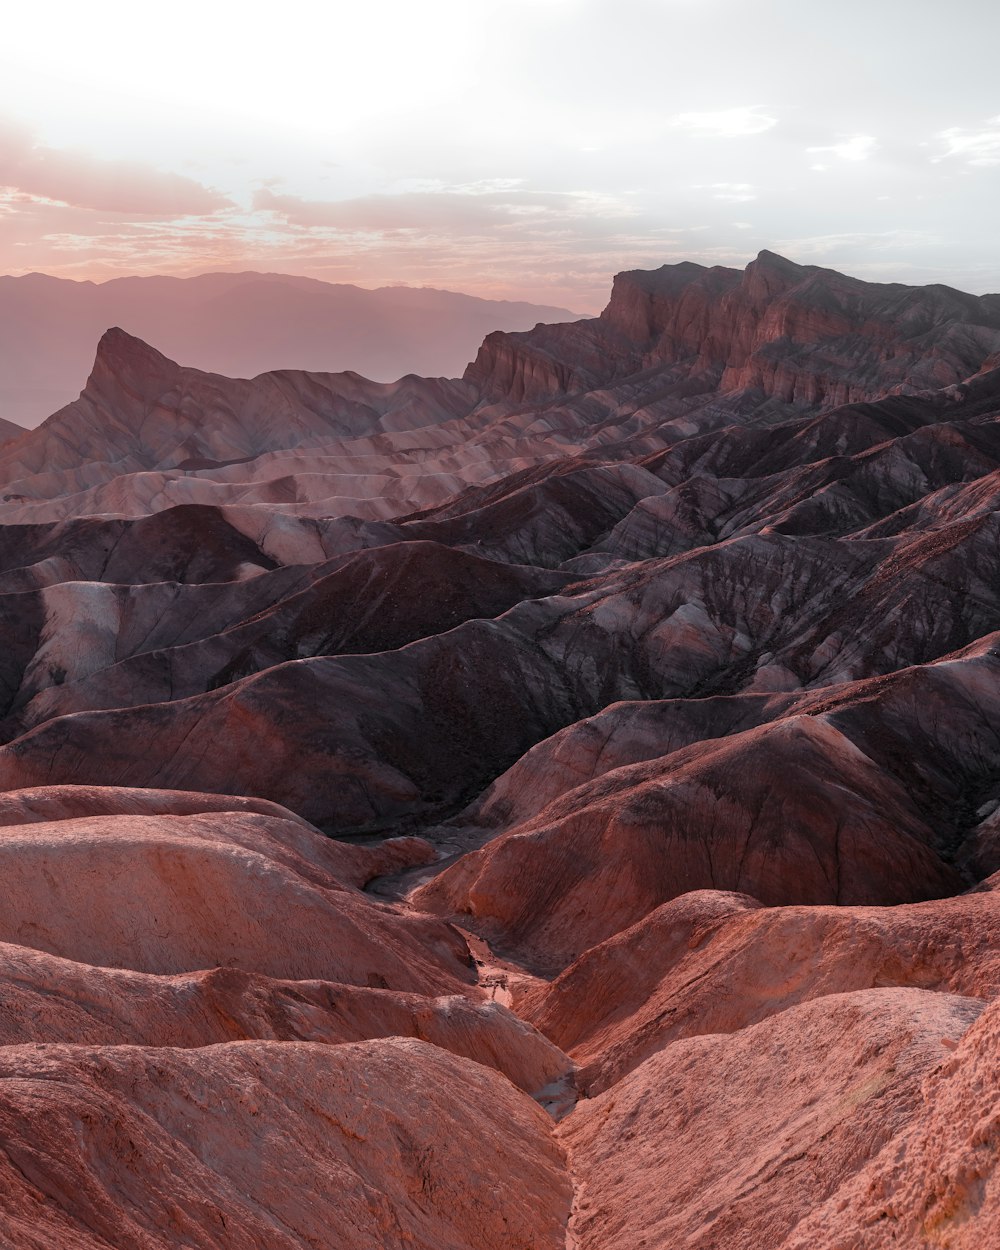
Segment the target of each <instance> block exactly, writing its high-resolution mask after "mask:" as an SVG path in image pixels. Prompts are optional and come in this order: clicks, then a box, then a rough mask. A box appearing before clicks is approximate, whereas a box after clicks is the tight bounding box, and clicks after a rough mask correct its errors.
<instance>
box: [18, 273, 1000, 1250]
mask: <svg viewBox="0 0 1000 1250" xmlns="http://www.w3.org/2000/svg"><path fill="white" fill-rule="evenodd" d="M998 512H1000V297H997V296H982V297H973V296H968V295H964V294H962V293H960V292H957V291H951V290H948V289H947V288H943V287H929V288H909V287H903V286H893V285H872V284H866V283H863V282H859V281H856V280H854V279H851V278H848V277H845V276H843V275H841V274H836V273H833V272H831V271H828V270H824V269H819V268H816V267H811V266H799V265H795V264H793V263H791V262H789V261H786V260H784V259H782V258H781V257H778V256H775V255H773V254H772V253H768V252H765V253H762V254H761V256H760V257H759V258H758V259H757V260H756V261H755V262H753V263H752V264H751V265H750V266H749V267H748V268H747V270H746V271H745V272H743V273H741V272H739V271H735V270H729V269H722V268H715V269H705V268H703V267H701V266H698V265H692V264H681V265H673V266H665V267H663V268H662V269H659V270H655V271H652V272H648V273H628V274H622V275H619V277H618V278H617V279H616V281H615V285H614V289H613V292H612V296H611V300H610V303H609V305H608V307H607V308H606V309H605V311H604V313H602V314H601V316H600V317H598V318H591V319H588V320H584V321H578V322H567V323H564V324H554V325H540V326H538V327H536V329H534V330H532V331H528V332H524V333H509V332H503V331H500V332H497V333H493V334H490V335H489V336H488V337H487V339H486V341H485V342H484V344H483V346H482V349H481V350H480V352H479V355H478V357H477V359H476V360H475V362H474V363H473V364H472V365H470V366H469V368H468V370H467V371H466V373H465V376H464V377H463V378H461V379H452V380H447V379H423V378H418V377H414V376H408V377H404V378H402V379H401V380H399V381H397V382H392V383H385V382H370V381H368V380H366V379H365V378H363V377H361V376H359V375H358V374H356V373H339V374H336V373H324V374H313V373H305V372H300V371H296V370H286V371H282V372H277V373H271V374H263V375H260V376H258V377H255V378H254V379H253V380H250V381H248V380H245V379H230V378H225V377H222V376H219V375H213V374H206V373H202V372H199V371H198V370H196V369H192V368H189V367H186V366H182V365H178V364H175V363H174V362H173V361H171V360H169V359H168V358H167V357H166V356H164V355H162V354H161V353H160V352H159V351H157V350H156V349H155V348H154V347H152V346H149V345H147V344H145V343H143V342H140V341H139V340H137V339H135V338H132V337H130V336H129V335H127V334H125V333H123V332H122V331H121V330H109V331H108V332H107V333H106V334H105V335H104V337H103V338H102V339H101V342H100V346H99V348H98V352H97V359H96V362H95V365H94V368H93V372H92V374H91V377H90V380H89V381H88V383H87V385H86V387H85V389H84V391H83V393H82V395H81V396H80V398H79V399H78V400H77V401H76V402H75V403H73V404H70V405H69V406H68V407H66V408H63V409H62V410H60V411H59V412H57V413H56V414H55V415H54V416H53V417H51V418H50V419H49V420H48V421H47V422H45V423H44V424H43V425H42V426H41V427H40V428H39V429H38V430H36V431H32V432H29V433H27V434H23V435H20V436H17V435H16V432H15V437H14V438H13V439H12V440H10V441H3V442H2V443H0V621H2V626H3V631H4V644H5V645H4V646H3V647H2V648H0V861H2V868H3V883H4V885H3V891H2V899H0V1075H2V1077H3V1080H2V1081H0V1086H2V1088H0V1171H2V1172H3V1176H4V1183H3V1185H2V1186H0V1190H2V1193H0V1243H2V1244H3V1245H4V1246H8V1245H9V1246H11V1247H12V1250H21V1248H22V1247H24V1248H31V1250H76V1248H77V1247H87V1248H88V1250H90V1248H93V1250H98V1248H101V1250H106V1248H107V1247H114V1250H119V1248H121V1250H125V1248H126V1247H127V1248H129V1250H131V1248H132V1247H142V1250H154V1248H155V1250H161V1248H163V1250H166V1248H170V1250H174V1248H176V1250H180V1248H181V1247H185V1248H190V1247H193V1246H197V1247H199V1248H201V1247H204V1248H205V1250H208V1248H209V1247H216V1246H226V1247H230V1246H231V1247H233V1248H234V1250H236V1248H237V1247H239V1248H241V1250H242V1248H243V1247H259V1248H260V1250H272V1248H274V1247H280V1248H281V1250H284V1248H285V1247H289V1248H291V1247H302V1248H305V1247H312V1248H316V1247H323V1248H325V1247H330V1248H331V1250H333V1248H334V1247H336V1248H337V1250H370V1248H372V1247H387V1248H388V1247H392V1248H393V1250H395V1248H396V1247H401V1246H412V1247H415V1248H422V1247H426V1250H452V1248H454V1250H492V1248H494V1247H500V1248H507V1247H509V1248H510V1250H525V1248H526V1247H529V1246H530V1247H548V1246H552V1247H557V1248H559V1250H562V1248H563V1247H567V1246H568V1247H573V1248H575V1250H618V1248H619V1247H620V1248H621V1250H634V1248H636V1247H643V1246H644V1247H647V1250H659V1248H660V1247H663V1248H664V1250H666V1248H667V1247H670V1250H675V1248H676V1250H684V1248H688V1247H690V1248H691V1250H751V1248H752V1250H806V1247H808V1248H809V1250H880V1248H882V1247H897V1246H898V1247H907V1248H913V1250H930V1248H931V1247H935V1248H939V1247H945V1248H948V1247H950V1248H952V1250H973V1248H975V1250H979V1248H980V1247H983V1248H985V1250H993V1248H994V1247H1000V1237H998V1235H997V1231H996V1222H997V1217H998V1194H1000V1190H998V1183H1000V1182H998V1181H997V1174H996V1161H997V1153H998V1143H1000V1137H998V1133H1000V1129H998V1125H1000V1103H998V1093H997V1084H996V1080H995V1074H996V1070H997V1064H998V1061H1000V1055H998V1049H997V1042H998V1037H1000V1033H998V1027H997V1020H998V1017H997V1010H998V1008H997V1004H996V999H997V997H998V995H1000V903H998V899H1000V890H998V882H1000V729H998V726H1000V583H998V579H997V562H998V552H1000V520H998Z"/></svg>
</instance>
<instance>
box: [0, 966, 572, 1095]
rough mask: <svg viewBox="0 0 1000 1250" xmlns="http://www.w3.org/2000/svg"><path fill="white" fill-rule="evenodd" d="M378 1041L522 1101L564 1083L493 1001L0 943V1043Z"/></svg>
mask: <svg viewBox="0 0 1000 1250" xmlns="http://www.w3.org/2000/svg"><path fill="white" fill-rule="evenodd" d="M473 992H474V991H473V989H472V988H471V987H470V989H469V993H470V994H472V993H473ZM377 1037H414V1038H418V1039H419V1040H421V1041H425V1042H431V1043H432V1044H433V1045H435V1046H440V1047H441V1048H442V1049H443V1050H450V1051H452V1052H453V1053H454V1054H458V1055H464V1056H465V1057H466V1058H469V1059H474V1060H476V1062H477V1063H482V1064H485V1065H486V1066H487V1067H491V1068H496V1069H497V1071H499V1072H503V1073H504V1075H505V1076H507V1077H509V1079H510V1080H511V1081H513V1082H514V1084H515V1085H517V1086H519V1087H520V1088H521V1089H523V1090H525V1091H526V1092H527V1093H535V1092H536V1091H539V1090H542V1089H544V1088H545V1087H546V1086H548V1085H551V1084H553V1083H556V1082H559V1081H563V1080H569V1079H571V1073H572V1067H573V1065H572V1063H571V1061H570V1060H569V1059H567V1057H566V1056H565V1055H564V1054H563V1053H562V1051H560V1050H558V1049H557V1048H556V1047H555V1046H554V1045H553V1044H552V1043H551V1042H549V1041H547V1040H546V1039H545V1038H544V1037H543V1036H542V1035H541V1034H540V1033H538V1032H537V1031H535V1030H534V1029H533V1028H532V1027H531V1026H530V1025H528V1024H526V1023H525V1022H524V1021H522V1020H520V1019H519V1018H518V1017H517V1016H515V1015H513V1014H512V1013H511V1012H510V1011H508V1010H507V1009H506V1008H505V1007H503V1006H502V1005H501V1004H500V1003H496V1002H490V1001H478V1000H477V999H474V998H472V997H466V996H465V995H450V996H448V997H438V998H433V997H426V996H422V995H419V994H405V993H400V992H398V991H394V990H382V989H369V988H365V987H358V986H354V985H344V984H339V983H332V982H329V981H281V980H276V979H274V978H271V977H265V976H261V975H260V974H259V973H255V972H246V971H243V970H242V969H239V968H213V969H211V970H210V971H207V972H196V973H183V974H176V975H173V976H164V975H159V976H156V975H151V974H150V973H142V972H132V971H129V970H126V969H121V968H101V967H95V966H93V965H91V964H82V963H79V962H77V961H74V960H69V959H61V958H59V957H58V956H55V955H49V954H46V953H44V952H42V951H38V950H32V949H31V948H30V947H26V946H11V945H9V944H6V943H0V1046H19V1045H23V1044H25V1043H29V1042H45V1043H49V1042H62V1043H86V1044H87V1045H92V1046H112V1045H113V1046H120V1045H138V1046H182V1047H194V1046H209V1045H213V1044H216V1043H218V1042H231V1041H240V1040H246V1039H253V1038H256V1039H260V1040H264V1041H293V1042H325V1043H327V1044H329V1045H338V1044H340V1043H343V1042H356V1041H363V1040H365V1039H368V1038H377Z"/></svg>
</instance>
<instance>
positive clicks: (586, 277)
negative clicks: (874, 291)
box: [0, 0, 1000, 312]
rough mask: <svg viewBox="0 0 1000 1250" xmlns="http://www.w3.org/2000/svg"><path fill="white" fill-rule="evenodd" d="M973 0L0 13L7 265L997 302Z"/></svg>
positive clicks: (991, 173) (580, 298)
mask: <svg viewBox="0 0 1000 1250" xmlns="http://www.w3.org/2000/svg"><path fill="white" fill-rule="evenodd" d="M998 46H1000V6H998V5H996V4H995V3H994V0H951V2H950V3H948V4H941V3H939V0H933V2H932V0H863V2H862V0H840V2H839V3H836V4H834V3H831V2H829V0H827V2H826V3H819V2H817V0H753V2H750V0H419V3H417V2H415V0H367V2H366V3H364V4H360V3H356V2H355V0H351V2H349V3H348V2H347V0H326V2H325V3H305V2H303V0H283V3H281V4H274V3H273V2H271V3H267V4H261V3H257V0H241V2H240V3H230V0H198V2H193V0H171V3H170V4H167V5H145V4H138V5H137V4H136V3H135V0H130V3H118V2H117V0H115V2H110V0H90V3H88V4H86V5H84V4H80V3H79V0H73V2H72V3H69V2H66V0H47V2H46V3H45V4H41V5H36V6H29V5H26V4H21V5H18V6H16V8H15V7H14V6H8V9H7V11H6V12H5V15H4V39H3V43H2V45H0V273H8V274H21V273H27V272H32V271H42V272H46V273H51V274H56V275H59V276H63V277H70V278H77V279H91V280H95V281H102V280H105V279H107V278H111V277H116V276H120V275H123V274H149V273H170V274H178V275H188V274H195V273H203V272H207V271H212V270H246V269H259V270H268V271H272V272H283V273H295V274H304V275H308V276H311V277H316V278H321V279H324V280H326V281H331V282H354V283H357V284H358V285H361V286H368V287H374V286H382V285H390V284H393V283H406V284H409V285H413V286H434V287H441V288H448V289H452V290H462V291H467V292H470V293H472V294H476V295H482V296H488V297H491V298H505V299H529V300H534V301H536V302H544V303H549V304H560V305H563V306H565V307H569V308H572V309H574V310H576V311H580V312H596V311H598V310H599V309H600V308H601V307H602V306H603V304H604V303H605V302H606V300H607V295H608V291H609V289H610V281H611V277H612V275H613V274H614V273H615V272H617V271H619V270H622V269H634V268H652V267H655V266H658V265H661V264H665V263H670V262H673V261H678V260H684V259H689V260H696V261H700V262H702V263H708V264H728V265H737V266H742V265H744V264H745V263H746V262H747V261H748V260H749V259H751V258H752V257H753V256H754V255H755V254H756V253H757V252H758V251H759V250H760V249H761V248H765V247H766V248H769V249H771V250H773V251H777V252H780V253H781V254H783V255H786V256H789V257H790V258H791V259H793V260H797V261H800V262H803V263H807V264H820V265H826V266H830V267H832V268H837V269H842V270H844V271H846V272H850V273H853V274H856V275H857V276H859V277H864V278H868V279H870V280H874V281H903V282H946V283H949V284H950V285H953V286H958V287H960V288H962V289H965V290H969V291H974V292H977V293H982V292H985V291H1000V229H998V228H997V221H998V215H1000V214H998V208H997V206H998V204H1000V195H998V192H1000V77H998V75H997V74H996V72H995V64H994V63H995V59H996V48H997V47H998Z"/></svg>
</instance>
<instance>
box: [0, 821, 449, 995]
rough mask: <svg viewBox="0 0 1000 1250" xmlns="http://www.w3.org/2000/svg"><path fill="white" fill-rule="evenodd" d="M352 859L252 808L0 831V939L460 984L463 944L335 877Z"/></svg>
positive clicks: (166, 963) (275, 973)
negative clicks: (1, 891) (1, 890)
mask: <svg viewBox="0 0 1000 1250" xmlns="http://www.w3.org/2000/svg"><path fill="white" fill-rule="evenodd" d="M361 854H362V855H363V852H361ZM358 857H359V851H358V850H357V849H355V848H350V847H346V848H341V847H340V846H338V844H336V843H333V842H330V841H329V840H328V839H325V838H323V837H321V836H319V835H318V834H316V833H314V832H310V831H309V830H308V829H306V828H304V827H303V826H302V825H301V824H299V823H293V822H292V821H287V820H277V819H275V818H273V817H266V816H259V815H256V814H237V813H213V814H209V815H201V816H102V817H90V818H86V819H79V820H58V821H53V822H49V823H41V824H22V825H8V826H6V827H5V828H3V829H2V830H0V860H2V862H3V865H4V880H5V883H6V885H5V898H4V902H3V905H2V907H0V941H5V942H12V943H16V944H20V945H24V946H32V947H34V948H36V949H38V950H42V951H48V952H50V953H51V954H54V955H59V956H62V957H63V958H66V959H74V960H77V961H78V962H80V963H90V964H98V965H102V966H105V967H111V968H132V969H134V970H136V971H141V972H153V973H176V972H187V971H194V970H197V969H208V968H214V967H219V966H223V967H237V968H243V969H245V970H247V971H254V972H260V973H263V974H264V975H266V976H271V977H279V978H288V979H322V980H336V981H345V982H348V983H350V984H354V985H375V986H384V987H389V988H392V989H399V990H407V991H416V992H418V993H425V994H440V993H451V992H455V991H457V990H460V989H461V988H462V987H463V985H464V984H466V983H467V981H468V980H469V973H468V970H467V963H468V952H467V950H466V948H465V944H464V942H462V940H461V939H460V938H459V937H458V935H457V934H455V933H454V932H453V931H451V930H450V929H448V928H446V927H445V926H443V925H441V924H440V923H438V922H436V921H433V920H430V919H427V918H423V917H417V916H401V915H397V914H396V913H394V912H392V911H391V910H388V909H386V908H383V907H379V906H378V905H376V904H373V903H371V902H370V901H369V900H367V899H366V898H365V897H364V896H362V895H361V894H359V893H358V892H357V891H356V890H355V889H353V888H350V887H349V886H347V885H345V884H343V883H342V882H341V881H340V880H338V878H337V876H335V875H334V874H335V873H336V872H337V870H338V868H340V867H342V866H345V860H346V867H347V869H348V871H347V873H346V874H345V875H346V877H347V879H348V880H350V879H351V875H352V873H356V872H357V871H358V864H357V860H358ZM352 861H353V863H352ZM378 866H379V867H380V868H384V867H385V862H384V861H381V862H380V863H379V865H378Z"/></svg>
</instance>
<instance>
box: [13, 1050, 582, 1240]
mask: <svg viewBox="0 0 1000 1250" xmlns="http://www.w3.org/2000/svg"><path fill="white" fill-rule="evenodd" d="M0 1077H2V1079H0V1133H2V1136H3V1141H4V1150H3V1153H2V1155H0V1177H2V1183H0V1236H2V1237H3V1240H4V1241H5V1242H6V1244H8V1245H10V1246H17V1247H18V1248H19V1250H20V1248H21V1247H24V1248H25V1250H28V1248H29V1247H30V1248H32V1250H34V1248H35V1247H39V1248H41V1247H45V1248H46V1250H70V1248H71V1247H72V1250H98V1247H101V1248H102V1250H103V1247H106V1246H108V1245H109V1244H110V1245H121V1246H125V1245H128V1246H135V1247H142V1250H154V1248H155V1250H160V1248H163V1250H166V1248H167V1247H170V1248H171V1250H173V1248H174V1247H178V1246H181V1245H185V1246H189V1247H197V1250H246V1248H248V1247H253V1248H254V1250H265V1248H266V1250H292V1248H293V1247H294V1248H295V1250H298V1248H299V1247H301V1246H303V1245H311V1246H315V1247H320V1248H324V1250H325V1248H327V1247H328V1248H329V1250H334V1247H336V1248H337V1250H340V1248H342V1247H343V1248H344V1250H354V1247H357V1250H362V1248H364V1250H368V1247H371V1246H373V1245H387V1244H393V1243H395V1244H398V1245H404V1244H405V1245H408V1246H413V1247H414V1250H473V1248H475V1250H479V1247H484V1246H490V1247H496V1248H497V1250H523V1247H525V1246H528V1245H531V1246H537V1247H539V1248H543V1247H552V1248H553V1250H555V1248H556V1247H558V1248H559V1250H562V1247H563V1245H564V1241H565V1222H566V1217H567V1214H568V1208H569V1199H570V1187H569V1183H568V1180H567V1178H566V1174H565V1171H564V1168H563V1160H562V1152H561V1150H560V1149H559V1147H558V1146H557V1145H556V1144H555V1142H554V1141H553V1140H552V1136H551V1127H550V1126H551V1121H549V1119H548V1117H547V1116H546V1115H545V1113H544V1112H543V1111H541V1110H540V1109H539V1108H538V1107H537V1106H536V1105H535V1104H534V1103H533V1102H532V1101H531V1100H530V1099H529V1098H527V1097H526V1096H525V1095H524V1094H522V1093H521V1092H520V1091H519V1090H516V1089H515V1088H514V1086H512V1085H511V1084H510V1083H509V1082H508V1081H507V1080H506V1079H505V1078H504V1077H502V1076H499V1075H498V1074H496V1073H494V1072H491V1071H490V1070H489V1069H487V1068H484V1067H481V1066H480V1065H479V1064H476V1063H472V1062H470V1061H469V1060H466V1059H459V1058H457V1057H455V1056H454V1055H449V1054H447V1053H445V1052H444V1051H442V1050H439V1049H437V1048H436V1047H434V1046H427V1045H425V1044H423V1043H420V1042H415V1041H410V1040H404V1039H399V1038H394V1039H391V1040H387V1041H374V1042H364V1043H359V1044H356V1045H349V1046H317V1045H306V1044H301V1043H300V1044H295V1043H281V1044H275V1043H266V1042H239V1043H232V1044H229V1045H224V1046H207V1047H202V1048H200V1049H197V1050H175V1049H166V1050H158V1049H156V1048H141V1047H130V1046H124V1047H123V1046H115V1047H104V1048H97V1049H92V1048H88V1047H83V1046H26V1047H3V1048H0Z"/></svg>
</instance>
